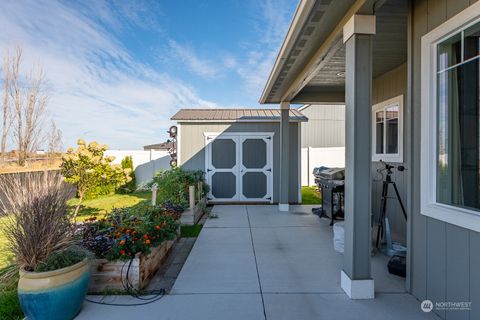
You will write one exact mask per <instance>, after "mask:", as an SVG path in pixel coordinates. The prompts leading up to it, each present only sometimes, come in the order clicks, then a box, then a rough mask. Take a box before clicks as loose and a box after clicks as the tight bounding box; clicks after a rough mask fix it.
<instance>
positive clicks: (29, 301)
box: [18, 259, 91, 320]
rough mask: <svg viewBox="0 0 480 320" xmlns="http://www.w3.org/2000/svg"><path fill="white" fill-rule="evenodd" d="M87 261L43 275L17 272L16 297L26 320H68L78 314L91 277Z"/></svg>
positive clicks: (22, 271)
mask: <svg viewBox="0 0 480 320" xmlns="http://www.w3.org/2000/svg"><path fill="white" fill-rule="evenodd" d="M90 269H91V266H90V260H89V259H84V260H83V261H81V262H79V263H77V264H74V265H73V266H69V267H66V268H62V269H58V270H53V271H47V272H28V271H25V270H20V280H19V281H18V297H19V299H20V305H21V307H22V310H23V312H24V313H25V316H26V317H27V319H32V320H33V319H35V320H44V319H45V320H47V319H48V320H70V319H73V318H75V316H76V315H77V314H78V313H79V312H80V309H81V307H82V303H83V300H84V299H85V296H86V294H87V289H88V283H89V281H90V275H91V271H90Z"/></svg>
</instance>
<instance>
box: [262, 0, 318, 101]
mask: <svg viewBox="0 0 480 320" xmlns="http://www.w3.org/2000/svg"><path fill="white" fill-rule="evenodd" d="M314 5H315V0H300V2H299V3H298V6H297V8H296V9H295V13H294V15H293V20H292V23H291V24H290V27H289V28H288V31H287V35H286V37H285V40H283V43H282V46H281V47H280V51H279V53H278V55H277V58H276V59H275V64H274V65H273V68H272V71H270V75H269V76H268V80H267V83H266V85H265V87H264V89H263V91H262V95H261V97H260V100H259V102H260V103H261V104H265V103H266V100H267V96H268V93H269V92H270V90H272V86H273V84H274V83H275V80H276V79H277V78H278V75H279V73H280V72H281V70H282V67H283V65H284V64H285V61H286V60H287V59H288V55H289V54H290V51H291V50H292V48H293V46H294V44H295V40H296V39H297V37H298V35H299V34H300V32H301V30H302V27H303V25H304V24H305V21H306V20H307V18H308V16H309V14H310V11H311V10H312V8H313V6H314Z"/></svg>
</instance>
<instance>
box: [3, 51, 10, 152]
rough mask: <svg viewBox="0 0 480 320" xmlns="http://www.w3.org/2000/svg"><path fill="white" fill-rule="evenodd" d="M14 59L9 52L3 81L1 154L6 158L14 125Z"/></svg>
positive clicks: (4, 64) (4, 61)
mask: <svg viewBox="0 0 480 320" xmlns="http://www.w3.org/2000/svg"><path fill="white" fill-rule="evenodd" d="M11 65H12V59H11V57H10V53H9V51H8V50H7V51H6V52H5V55H4V58H3V68H2V78H3V79H2V81H3V87H2V89H3V92H2V94H3V99H2V136H1V138H0V139H1V140H0V153H1V154H2V156H3V157H4V156H5V152H6V148H7V137H8V133H9V132H10V127H11V125H12V115H11V109H12V107H11V101H10V91H9V90H10V82H11Z"/></svg>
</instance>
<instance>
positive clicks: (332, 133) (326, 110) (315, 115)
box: [298, 104, 345, 148]
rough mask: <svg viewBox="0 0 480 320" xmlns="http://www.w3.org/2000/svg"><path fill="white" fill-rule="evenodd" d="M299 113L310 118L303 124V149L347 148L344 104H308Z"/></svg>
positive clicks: (299, 109)
mask: <svg viewBox="0 0 480 320" xmlns="http://www.w3.org/2000/svg"><path fill="white" fill-rule="evenodd" d="M298 111H300V112H301V113H302V114H303V115H305V116H306V117H307V118H308V121H307V122H303V123H302V124H301V128H302V129H301V130H302V148H343V147H345V105H344V104H306V105H304V106H302V107H300V108H298Z"/></svg>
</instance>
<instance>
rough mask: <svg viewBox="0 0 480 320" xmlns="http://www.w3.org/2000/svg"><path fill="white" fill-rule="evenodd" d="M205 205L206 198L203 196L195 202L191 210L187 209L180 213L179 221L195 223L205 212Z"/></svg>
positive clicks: (189, 223) (188, 223)
mask: <svg viewBox="0 0 480 320" xmlns="http://www.w3.org/2000/svg"><path fill="white" fill-rule="evenodd" d="M206 206H207V198H206V197H203V198H202V199H200V201H198V202H197V204H196V205H195V207H193V210H192V209H187V210H185V211H184V212H183V213H182V216H181V217H180V222H181V223H182V224H186V225H194V224H197V223H198V221H200V219H201V218H202V216H203V214H204V213H205V207H206Z"/></svg>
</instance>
